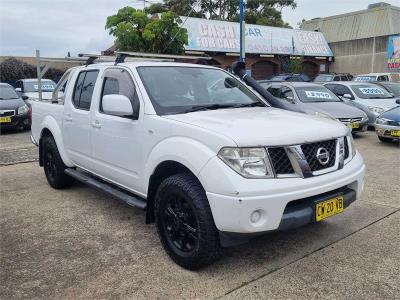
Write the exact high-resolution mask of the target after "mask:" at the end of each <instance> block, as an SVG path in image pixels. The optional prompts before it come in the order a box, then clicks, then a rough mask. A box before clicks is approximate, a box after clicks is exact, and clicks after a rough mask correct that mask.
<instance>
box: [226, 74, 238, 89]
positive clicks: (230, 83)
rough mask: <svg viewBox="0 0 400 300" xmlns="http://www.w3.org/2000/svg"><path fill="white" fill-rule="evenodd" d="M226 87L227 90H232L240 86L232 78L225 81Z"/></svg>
mask: <svg viewBox="0 0 400 300" xmlns="http://www.w3.org/2000/svg"><path fill="white" fill-rule="evenodd" d="M224 85H225V87H226V88H228V89H231V88H235V87H237V86H238V84H237V82H236V80H234V79H233V78H231V77H226V78H225V81H224Z"/></svg>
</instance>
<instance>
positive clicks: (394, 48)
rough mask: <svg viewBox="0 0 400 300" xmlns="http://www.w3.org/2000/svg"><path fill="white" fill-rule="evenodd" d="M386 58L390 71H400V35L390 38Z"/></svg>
mask: <svg viewBox="0 0 400 300" xmlns="http://www.w3.org/2000/svg"><path fill="white" fill-rule="evenodd" d="M386 57H387V63H386V68H387V69H388V71H400V35H395V36H390V37H389V39H388V44H387V56H386Z"/></svg>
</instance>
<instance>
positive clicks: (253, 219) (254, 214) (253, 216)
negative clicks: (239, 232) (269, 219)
mask: <svg viewBox="0 0 400 300" xmlns="http://www.w3.org/2000/svg"><path fill="white" fill-rule="evenodd" d="M261 216H262V213H261V211H260V210H258V209H257V210H255V211H253V212H252V213H251V215H250V222H251V223H257V222H258V221H260V219H261Z"/></svg>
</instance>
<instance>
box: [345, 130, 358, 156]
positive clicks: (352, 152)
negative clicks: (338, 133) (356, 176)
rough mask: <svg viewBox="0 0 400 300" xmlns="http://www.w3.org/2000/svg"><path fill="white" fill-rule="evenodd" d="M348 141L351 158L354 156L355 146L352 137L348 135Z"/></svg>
mask: <svg viewBox="0 0 400 300" xmlns="http://www.w3.org/2000/svg"><path fill="white" fill-rule="evenodd" d="M347 138H348V139H350V146H351V158H353V157H354V156H355V155H356V152H357V150H356V146H355V145H354V139H353V135H352V134H349V135H348V136H347Z"/></svg>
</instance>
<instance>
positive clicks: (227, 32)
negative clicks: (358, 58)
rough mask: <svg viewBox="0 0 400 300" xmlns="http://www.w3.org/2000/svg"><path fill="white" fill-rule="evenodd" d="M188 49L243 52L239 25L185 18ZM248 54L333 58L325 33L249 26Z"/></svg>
mask: <svg viewBox="0 0 400 300" xmlns="http://www.w3.org/2000/svg"><path fill="white" fill-rule="evenodd" d="M181 19H182V20H183V21H185V20H186V21H185V22H184V23H183V24H182V27H184V28H186V29H187V31H188V36H189V39H188V40H189V41H188V45H187V46H186V50H192V51H214V52H239V23H233V22H225V21H216V20H206V19H199V18H186V17H181ZM246 53H257V54H284V55H302V56H325V57H330V56H333V54H332V51H331V49H330V48H329V46H328V43H327V42H326V40H325V37H324V36H323V34H322V33H321V32H315V31H305V30H297V29H287V28H278V27H270V26H261V25H251V24H246Z"/></svg>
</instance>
